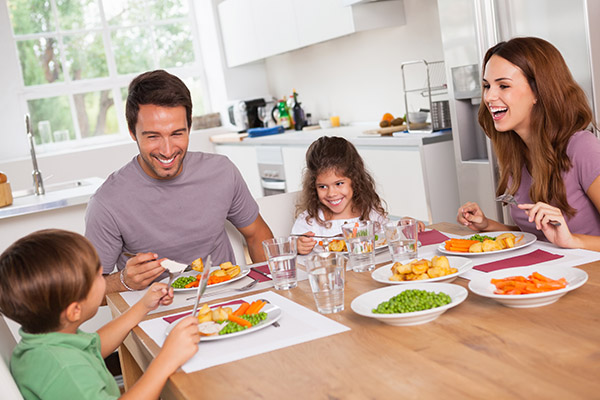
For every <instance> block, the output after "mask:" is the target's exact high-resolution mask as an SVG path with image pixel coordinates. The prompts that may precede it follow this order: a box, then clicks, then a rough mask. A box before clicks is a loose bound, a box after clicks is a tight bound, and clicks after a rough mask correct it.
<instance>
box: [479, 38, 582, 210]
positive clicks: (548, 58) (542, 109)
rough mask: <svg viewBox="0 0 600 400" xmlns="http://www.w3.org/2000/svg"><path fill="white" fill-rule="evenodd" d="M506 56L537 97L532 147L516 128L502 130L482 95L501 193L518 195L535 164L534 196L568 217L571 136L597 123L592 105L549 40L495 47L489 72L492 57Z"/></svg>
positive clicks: (515, 41) (531, 194)
mask: <svg viewBox="0 0 600 400" xmlns="http://www.w3.org/2000/svg"><path fill="white" fill-rule="evenodd" d="M494 55H495V56H498V57H502V58H504V59H505V60H507V61H509V62H510V63H512V64H514V65H515V66H517V67H518V68H519V69H520V70H521V71H522V72H523V74H524V75H525V77H526V78H527V81H528V82H529V86H530V87H531V90H532V91H533V94H534V95H535V98H536V99H537V102H536V104H535V105H534V106H533V109H532V111H531V148H528V147H527V146H526V145H525V143H524V142H523V141H522V140H521V138H520V137H519V136H518V135H517V133H516V132H515V131H510V132H499V131H497V130H496V129H495V128H494V121H493V119H492V116H491V115H490V112H489V110H488V109H487V107H486V105H485V99H484V98H483V94H482V101H481V105H480V106H479V115H478V117H479V124H480V125H481V127H482V128H483V131H484V132H485V134H486V135H487V136H488V137H489V138H490V139H491V140H492V143H493V145H494V149H495V151H496V155H497V157H498V164H499V167H500V179H499V183H498V188H497V192H496V193H497V194H498V195H500V194H502V193H505V192H506V191H507V186H508V180H509V178H510V177H512V182H511V186H510V187H509V188H508V193H511V194H514V193H516V191H517V189H518V188H519V186H520V185H521V170H522V167H523V165H526V166H527V167H528V168H529V172H530V174H531V177H532V178H533V179H532V184H531V188H530V190H529V197H530V198H531V200H532V201H533V202H538V201H542V202H544V203H548V204H552V205H554V206H556V207H558V208H560V209H561V210H562V211H563V212H564V213H566V214H567V215H568V216H573V215H575V213H576V210H575V209H573V208H572V207H571V206H570V205H569V203H568V201H567V194H566V190H565V185H564V182H563V179H562V175H561V173H562V172H566V171H568V170H569V169H570V168H571V166H572V163H571V160H570V159H569V157H568V156H567V144H568V143H569V139H570V138H571V136H573V134H574V133H576V132H577V131H581V130H584V129H586V128H587V127H588V126H589V125H590V124H591V123H592V110H591V108H590V106H589V104H588V101H587V98H586V96H585V93H584V92H583V90H582V89H581V87H580V86H579V85H578V84H577V82H575V80H574V79H573V76H572V75H571V72H570V71H569V68H568V67H567V64H566V63H565V60H564V59H563V57H562V55H561V54H560V52H559V51H558V50H557V49H556V47H554V46H553V45H552V44H550V43H549V42H547V41H545V40H543V39H539V38H535V37H523V38H514V39H511V40H509V41H507V42H500V43H498V44H497V45H495V46H494V47H492V48H490V49H489V50H488V51H487V53H486V54H485V57H484V60H483V74H482V76H484V74H485V67H486V66H487V63H488V61H489V60H490V58H491V57H492V56H494Z"/></svg>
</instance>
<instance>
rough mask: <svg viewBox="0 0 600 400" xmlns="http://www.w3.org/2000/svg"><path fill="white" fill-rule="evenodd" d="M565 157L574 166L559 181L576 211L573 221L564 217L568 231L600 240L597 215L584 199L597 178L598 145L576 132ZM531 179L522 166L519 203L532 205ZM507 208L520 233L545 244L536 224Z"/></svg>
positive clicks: (599, 164) (592, 138) (591, 137)
mask: <svg viewBox="0 0 600 400" xmlns="http://www.w3.org/2000/svg"><path fill="white" fill-rule="evenodd" d="M567 155H568V156H569V159H571V163H572V164H573V166H572V168H571V169H570V170H569V171H568V172H563V173H562V178H563V182H564V184H565V189H566V192H567V201H568V202H569V205H570V206H571V207H573V208H574V209H575V210H577V213H576V214H575V215H574V216H573V217H572V218H568V217H567V216H566V215H565V219H566V221H567V225H568V226H569V230H570V231H571V232H572V233H580V234H586V235H594V236H600V213H599V212H598V209H597V208H596V206H594V203H592V201H591V200H590V198H589V197H588V196H587V195H586V192H587V190H588V188H589V187H590V185H591V184H592V182H594V180H595V179H596V178H597V177H598V176H600V141H599V140H598V138H596V136H594V134H592V133H591V132H589V131H579V132H576V133H575V134H574V135H573V136H572V137H571V139H570V140H569V144H568V145H567ZM531 179H532V178H531V175H530V174H529V171H527V168H526V167H525V166H523V170H522V172H521V186H520V187H519V189H518V190H517V193H515V199H516V200H517V202H518V203H532V201H531V199H530V197H529V188H530V187H531ZM509 186H510V180H509ZM509 207H510V215H511V217H512V219H513V221H514V222H515V223H516V224H517V225H518V226H519V228H520V229H521V230H522V231H524V232H530V233H533V234H535V235H536V236H537V237H538V239H542V240H546V239H545V236H544V234H543V233H542V231H538V230H537V229H536V228H535V223H533V222H529V221H528V220H527V218H528V217H527V214H526V213H525V211H523V210H521V209H519V208H517V206H509ZM563 215H564V213H563Z"/></svg>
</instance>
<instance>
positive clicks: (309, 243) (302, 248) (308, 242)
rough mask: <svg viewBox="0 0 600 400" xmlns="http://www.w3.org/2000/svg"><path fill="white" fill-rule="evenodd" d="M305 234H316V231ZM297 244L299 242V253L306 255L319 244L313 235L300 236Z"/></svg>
mask: <svg viewBox="0 0 600 400" xmlns="http://www.w3.org/2000/svg"><path fill="white" fill-rule="evenodd" d="M304 235H308V236H314V235H315V233H314V232H306V233H305V234H304ZM297 244H298V254H302V255H305V254H308V253H310V252H311V251H312V249H313V248H314V247H315V245H316V244H317V241H316V240H315V239H313V238H312V237H306V236H298V242H297Z"/></svg>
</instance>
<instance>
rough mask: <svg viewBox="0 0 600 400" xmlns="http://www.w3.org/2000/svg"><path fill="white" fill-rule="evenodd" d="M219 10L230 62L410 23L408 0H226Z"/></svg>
mask: <svg viewBox="0 0 600 400" xmlns="http://www.w3.org/2000/svg"><path fill="white" fill-rule="evenodd" d="M218 10H219V20H220V23H221V33H222V36H223V45H224V47H225V55H226V57H227V65H228V66H229V67H235V66H238V65H242V64H246V63H249V62H252V61H256V60H259V59H261V58H265V57H270V56H273V55H275V54H281V53H284V52H286V51H292V50H296V49H299V48H301V47H304V46H309V45H312V44H315V43H319V42H323V41H325V40H330V39H334V38H337V37H341V36H344V35H349V34H351V33H354V32H359V31H363V30H367V29H374V28H384V27H389V26H397V25H403V24H405V23H406V18H405V15H404V1H403V0H388V1H378V2H369V3H365V4H357V5H354V6H351V7H345V6H343V5H342V3H341V2H340V0H224V1H223V2H221V3H219V5H218Z"/></svg>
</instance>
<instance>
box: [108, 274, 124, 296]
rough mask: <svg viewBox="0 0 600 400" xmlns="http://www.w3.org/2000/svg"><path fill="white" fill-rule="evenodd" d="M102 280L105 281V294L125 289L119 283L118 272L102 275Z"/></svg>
mask: <svg viewBox="0 0 600 400" xmlns="http://www.w3.org/2000/svg"><path fill="white" fill-rule="evenodd" d="M104 280H105V281H106V290H105V294H109V293H116V292H123V291H125V290H127V289H126V288H125V286H123V285H122V284H121V280H120V278H119V272H114V273H112V274H110V275H104Z"/></svg>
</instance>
